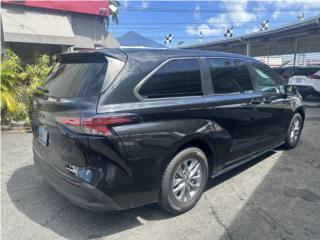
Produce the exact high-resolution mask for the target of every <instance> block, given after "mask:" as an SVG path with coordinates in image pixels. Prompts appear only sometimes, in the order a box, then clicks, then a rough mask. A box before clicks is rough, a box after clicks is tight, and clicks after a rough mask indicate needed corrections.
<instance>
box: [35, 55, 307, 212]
mask: <svg viewBox="0 0 320 240" xmlns="http://www.w3.org/2000/svg"><path fill="white" fill-rule="evenodd" d="M30 105H31V106H30V119H31V125H32V129H33V135H34V138H33V152H34V161H35V165H36V167H37V169H38V170H39V172H40V174H41V175H42V176H43V178H44V179H46V180H47V181H48V182H49V183H50V184H51V185H52V186H53V187H54V188H55V189H56V190H57V191H58V192H60V193H61V194H63V195H64V196H65V197H67V198H68V199H69V200H70V201H72V202H73V203H75V204H76V205H79V206H81V207H84V208H87V209H94V210H121V209H128V208H133V207H137V206H141V205H144V204H149V203H154V202H158V203H159V204H160V205H161V206H162V207H163V208H164V209H166V210H167V211H169V212H172V213H182V212H185V211H188V210H189V209H191V208H192V207H193V206H194V205H195V204H196V203H197V201H198V200H199V199H200V197H201V195H202V193H203V191H204V189H205V186H206V183H207V179H208V177H215V176H218V175H220V174H222V173H224V172H226V171H228V170H230V169H232V168H234V167H237V166H239V165H240V164H242V163H244V162H247V161H249V160H251V159H253V158H256V157H257V156H259V155H261V154H263V153H265V152H267V151H269V150H271V149H273V148H275V147H277V146H280V145H283V144H284V145H285V146H287V147H288V148H293V147H295V146H296V145H297V142H298V140H299V136H300V133H301V130H302V127H303V122H304V118H305V109H304V107H303V105H302V102H301V97H300V95H299V93H298V92H297V91H296V89H294V88H293V87H292V86H291V87H290V86H286V85H284V84H283V83H282V79H281V77H279V76H278V75H277V74H276V73H274V72H273V71H272V70H271V69H270V68H269V67H267V66H266V65H264V64H262V63H261V62H259V61H257V60H255V59H253V58H250V57H246V56H242V55H236V54H229V53H221V52H212V51H195V50H167V49H95V50H87V51H80V52H71V53H65V54H61V55H59V56H57V63H56V65H55V66H54V68H53V69H52V71H51V73H50V74H49V76H48V79H47V80H46V82H45V84H44V85H43V86H41V87H39V88H38V90H37V92H36V93H35V94H34V96H33V99H32V101H31V104H30Z"/></svg>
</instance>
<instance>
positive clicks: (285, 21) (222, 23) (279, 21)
mask: <svg viewBox="0 0 320 240" xmlns="http://www.w3.org/2000/svg"><path fill="white" fill-rule="evenodd" d="M296 21H297V20H296ZM290 22H294V21H292V20H291V21H290V20H275V21H272V23H290ZM231 23H241V24H256V25H257V24H260V21H224V22H210V23H207V22H159V23H153V22H149V23H143V22H137V23H132V22H130V23H126V22H124V23H122V22H120V23H119V25H117V26H116V27H117V28H118V27H119V26H123V25H128V26H132V25H153V26H154V25H200V24H209V25H225V24H231Z"/></svg>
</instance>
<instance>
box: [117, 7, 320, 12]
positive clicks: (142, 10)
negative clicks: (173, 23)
mask: <svg viewBox="0 0 320 240" xmlns="http://www.w3.org/2000/svg"><path fill="white" fill-rule="evenodd" d="M121 10H122V11H138V12H166V13H183V12H186V13H191V12H194V9H193V8H192V9H191V8H185V9H183V8H139V7H122V8H121ZM244 11H245V12H249V13H250V12H251V13H273V12H275V11H276V10H275V9H254V8H252V9H244ZM301 11H303V12H315V11H320V8H312V9H304V10H302V9H301V8H297V9H281V12H301ZM197 12H199V13H237V12H243V11H239V10H234V9H217V10H211V9H200V10H197Z"/></svg>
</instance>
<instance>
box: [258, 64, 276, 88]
mask: <svg viewBox="0 0 320 240" xmlns="http://www.w3.org/2000/svg"><path fill="white" fill-rule="evenodd" d="M252 66H253V71H254V74H255V79H256V84H257V88H258V90H259V91H261V92H265V93H280V91H279V86H278V81H277V77H276V75H275V74H274V73H273V72H272V71H270V70H269V69H267V68H265V67H262V66H260V65H257V64H253V65H252Z"/></svg>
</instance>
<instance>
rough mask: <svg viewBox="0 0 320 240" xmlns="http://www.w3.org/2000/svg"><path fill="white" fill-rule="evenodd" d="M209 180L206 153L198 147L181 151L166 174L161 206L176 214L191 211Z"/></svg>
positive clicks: (160, 201)
mask: <svg viewBox="0 0 320 240" xmlns="http://www.w3.org/2000/svg"><path fill="white" fill-rule="evenodd" d="M207 179H208V161H207V158H206V155H205V153H204V152H203V151H202V150H201V149H199V148H196V147H189V148H186V149H184V150H182V151H180V152H179V153H178V154H177V155H176V156H175V157H174V158H173V159H172V160H171V161H170V163H169V164H168V166H167V168H166V170H165V172H164V175H163V178H162V182H161V191H160V199H159V204H160V206H162V207H163V208H164V209H165V210H167V211H169V212H171V213H175V214H179V213H183V212H186V211H188V210H190V209H191V208H192V207H193V206H194V205H195V204H196V203H197V202H198V200H199V199H200V197H201V195H202V193H203V190H204V188H205V187H206V185H207Z"/></svg>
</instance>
